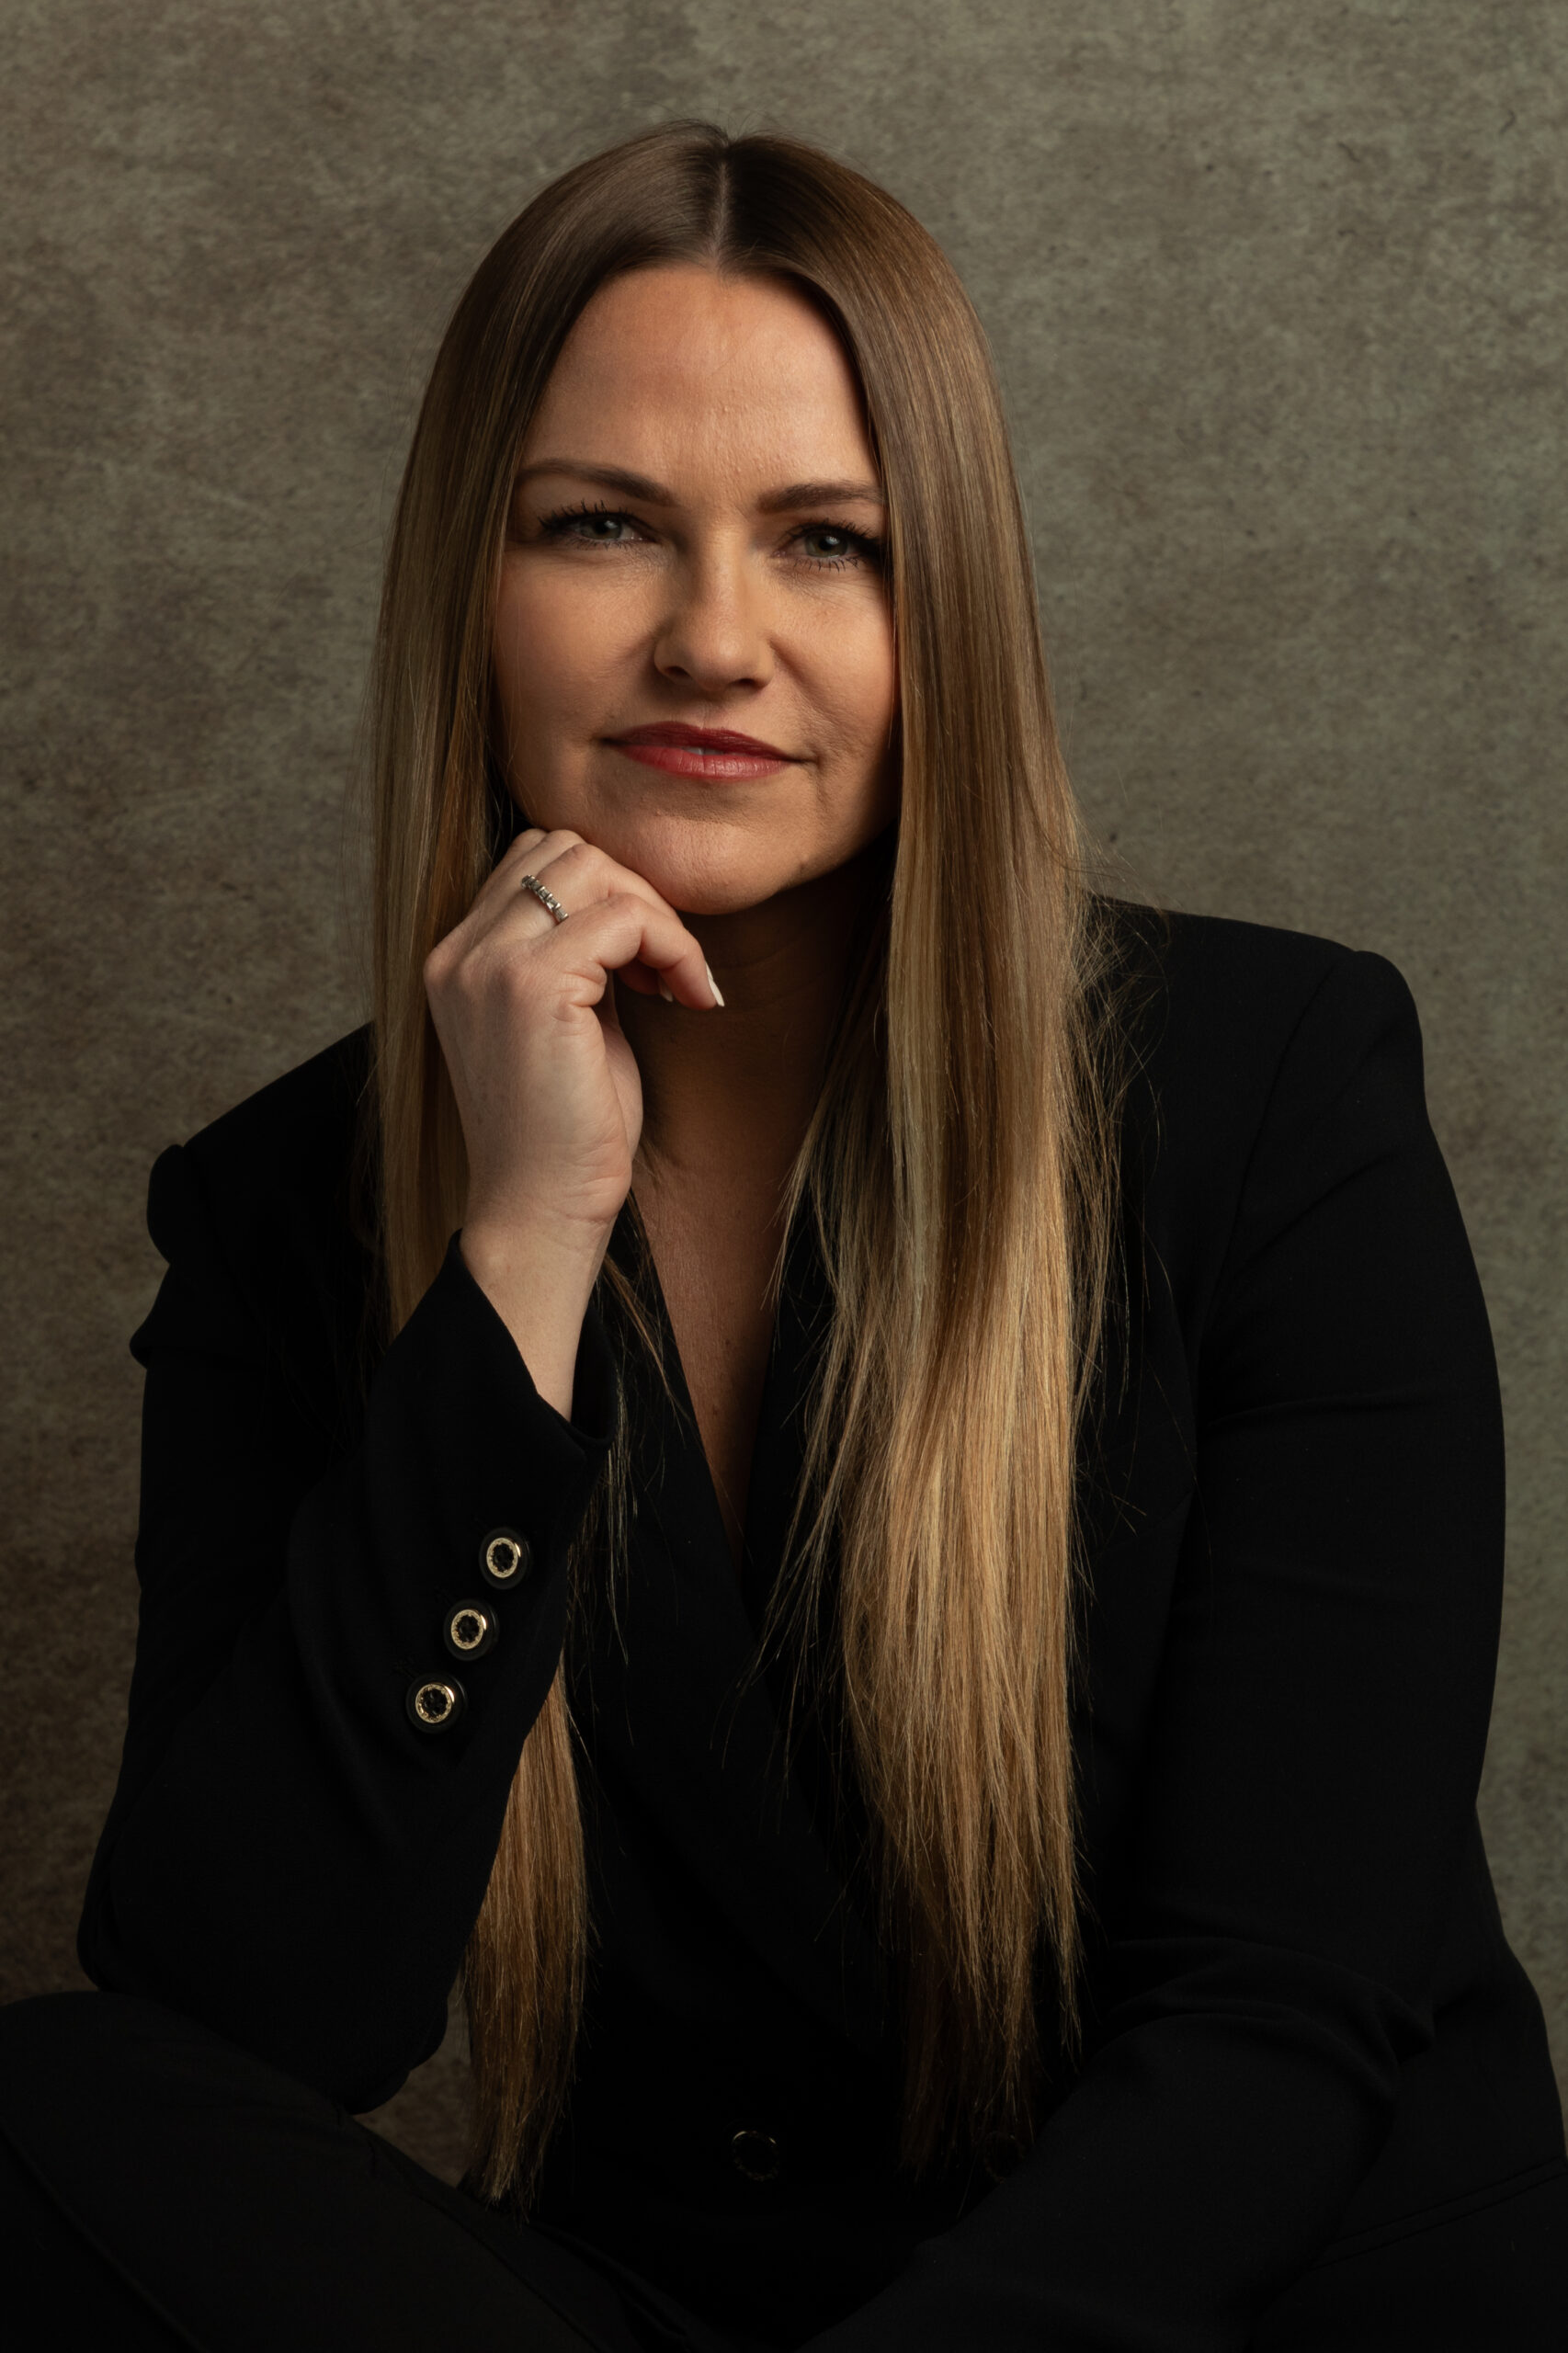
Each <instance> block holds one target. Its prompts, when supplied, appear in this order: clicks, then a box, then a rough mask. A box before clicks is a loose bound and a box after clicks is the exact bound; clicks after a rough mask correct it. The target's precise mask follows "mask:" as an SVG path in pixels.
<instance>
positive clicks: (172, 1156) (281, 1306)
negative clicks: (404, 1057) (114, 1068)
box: [131, 1029, 378, 1426]
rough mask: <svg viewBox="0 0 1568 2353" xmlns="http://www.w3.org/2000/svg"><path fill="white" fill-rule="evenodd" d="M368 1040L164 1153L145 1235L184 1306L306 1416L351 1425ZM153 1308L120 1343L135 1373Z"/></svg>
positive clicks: (323, 1057) (366, 1194) (370, 1287)
mask: <svg viewBox="0 0 1568 2353" xmlns="http://www.w3.org/2000/svg"><path fill="white" fill-rule="evenodd" d="M370 1048H371V1038H370V1032H369V1029H358V1030H355V1031H353V1032H351V1033H350V1035H349V1036H347V1037H346V1038H341V1039H339V1040H337V1041H336V1042H335V1044H334V1045H331V1046H329V1047H327V1048H326V1049H325V1051H324V1052H322V1053H319V1054H315V1055H312V1058H311V1060H310V1061H309V1062H306V1063H301V1064H300V1066H299V1067H298V1068H297V1069H295V1070H291V1071H289V1072H287V1073H285V1074H284V1075H283V1076H282V1077H281V1078H278V1079H275V1080H273V1081H272V1083H271V1084H270V1085H269V1086H264V1087H262V1088H260V1089H259V1090H258V1091H257V1093H256V1094H255V1095H252V1096H249V1097H246V1099H245V1100H244V1102H242V1103H239V1104H236V1105H235V1107H234V1108H233V1110H230V1111H225V1112H224V1113H223V1114H222V1118H220V1119H217V1120H213V1121H212V1122H211V1124H210V1126H208V1127H205V1128H203V1129H201V1130H200V1131H199V1133H198V1134H196V1135H194V1136H193V1137H192V1138H191V1139H190V1141H189V1142H188V1143H185V1144H180V1145H175V1146H172V1147H171V1148H170V1149H169V1150H168V1151H167V1152H165V1153H164V1154H161V1155H160V1157H159V1158H158V1160H157V1161H156V1163H155V1164H154V1165H153V1174H152V1178H151V1181H150V1184H149V1187H148V1195H147V1225H148V1231H149V1232H150V1233H151V1234H152V1237H153V1242H154V1243H155V1245H157V1248H158V1250H159V1251H160V1253H161V1254H162V1256H164V1258H165V1260H166V1261H167V1262H168V1265H169V1267H170V1269H171V1275H172V1276H173V1277H175V1278H176V1279H178V1280H179V1282H180V1284H181V1286H182V1288H183V1290H184V1292H185V1294H186V1296H187V1302H188V1299H189V1297H190V1295H191V1294H192V1293H193V1292H197V1293H199V1294H200V1295H201V1296H202V1297H203V1298H204V1299H205V1300H207V1301H208V1302H210V1321H211V1324H212V1327H213V1328H214V1330H216V1329H217V1328H218V1326H219V1325H221V1324H226V1325H227V1326H228V1327H230V1328H231V1329H232V1330H233V1332H234V1334H235V1336H236V1338H237V1337H238V1335H239V1333H240V1331H241V1329H242V1327H243V1330H244V1337H245V1340H246V1341H247V1342H248V1343H249V1345H250V1346H251V1347H252V1348H253V1350H255V1351H256V1352H259V1353H260V1355H261V1356H262V1357H263V1358H265V1360H266V1361H267V1363H268V1364H269V1365H270V1366H272V1367H274V1368H277V1369H280V1370H283V1372H284V1373H285V1374H286V1376H287V1378H288V1379H289V1381H290V1385H291V1386H292V1387H293V1388H294V1389H295V1390H296V1391H297V1392H300V1397H301V1404H304V1405H305V1406H306V1407H307V1409H308V1410H309V1411H310V1412H311V1413H312V1415H314V1417H315V1418H317V1419H320V1420H324V1421H326V1422H327V1423H329V1424H331V1425H333V1426H337V1425H340V1424H343V1423H345V1421H346V1420H347V1422H350V1423H351V1422H352V1421H354V1420H356V1419H357V1418H358V1399H359V1397H360V1395H361V1393H362V1392H363V1387H364V1382H365V1380H366V1378H367V1377H368V1375H369V1370H370V1369H371V1365H372V1363H373V1361H374V1357H375V1354H376V1343H375V1337H374V1332H373V1324H374V1318H375V1311H376V1305H377V1299H378V1293H377V1285H376V1250H375V1245H374V1233H373V1209H372V1205H373V1199H374V1181H373V1168H372V1166H371V1164H370V1161H369V1135H370V1131H369V1123H368V1121H367V1119H366V1112H367V1109H368V1090H369V1086H370V1074H371V1058H370ZM163 1296H164V1295H163V1294H162V1293H161V1294H160V1300H159V1303H158V1304H157V1305H155V1306H154V1308H153V1313H152V1314H151V1315H150V1316H149V1317H148V1319H147V1321H146V1323H144V1324H142V1327H141V1329H140V1330H139V1331H138V1332H137V1334H136V1335H135V1336H134V1338H133V1339H132V1341H131V1349H132V1352H133V1354H134V1355H136V1356H137V1358H139V1359H140V1360H141V1361H142V1362H143V1363H145V1362H146V1361H147V1360H148V1357H149V1355H150V1354H151V1352H152V1350H153V1348H154V1347H156V1346H157V1345H158V1343H159V1340H160V1338H161V1336H162V1333H161V1330H160V1309H161V1307H162V1305H163Z"/></svg>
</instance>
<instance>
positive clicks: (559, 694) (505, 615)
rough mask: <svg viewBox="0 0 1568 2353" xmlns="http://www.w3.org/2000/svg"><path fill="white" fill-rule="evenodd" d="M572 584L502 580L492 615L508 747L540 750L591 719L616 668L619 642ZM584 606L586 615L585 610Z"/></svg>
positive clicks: (591, 603) (497, 684) (601, 614)
mask: <svg viewBox="0 0 1568 2353" xmlns="http://www.w3.org/2000/svg"><path fill="white" fill-rule="evenodd" d="M574 585H575V584H574V583H571V582H562V583H559V584H551V585H548V586H547V585H546V584H544V583H542V582H540V581H535V580H529V579H528V578H527V577H526V576H524V577H522V578H517V579H512V580H507V579H505V578H504V579H503V582H502V588H501V595H500V598H499V600H498V602H497V605H496V610H495V628H494V640H493V643H494V659H495V687H496V692H497V695H498V697H499V699H500V704H501V710H502V712H503V715H504V717H505V720H506V730H507V734H508V738H509V740H510V741H511V742H512V743H513V744H514V745H525V744H532V745H538V744H540V740H541V739H542V738H544V737H548V736H549V735H550V734H551V733H553V732H555V731H556V730H558V729H561V728H571V727H573V726H574V723H576V722H580V721H581V719H582V718H583V717H584V715H585V714H591V713H592V711H593V710H594V708H595V706H596V704H597V700H598V699H599V697H600V695H601V694H602V690H603V687H604V683H605V680H606V679H607V677H608V675H609V674H610V673H611V672H612V671H613V669H614V668H615V667H616V665H617V658H618V652H619V640H618V635H617V633H616V632H615V631H608V630H607V628H606V621H607V619H608V616H607V615H606V614H605V613H604V612H603V611H601V610H597V609H594V608H595V607H596V606H597V604H598V603H601V602H602V600H596V599H593V598H591V597H590V598H584V597H579V596H574V594H573V593H572V591H573V588H574ZM585 606H587V607H588V608H589V609H585Z"/></svg>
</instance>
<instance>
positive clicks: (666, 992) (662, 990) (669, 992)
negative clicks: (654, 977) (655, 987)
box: [659, 972, 676, 1005]
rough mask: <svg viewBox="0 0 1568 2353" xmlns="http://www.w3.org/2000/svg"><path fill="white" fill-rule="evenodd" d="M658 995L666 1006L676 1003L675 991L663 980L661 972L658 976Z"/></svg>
mask: <svg viewBox="0 0 1568 2353" xmlns="http://www.w3.org/2000/svg"><path fill="white" fill-rule="evenodd" d="M659 995H661V996H662V997H663V998H664V1000H665V1004H666V1005H674V1003H675V1001H676V1000H675V991H674V990H673V989H672V988H671V986H670V984H669V983H668V981H666V980H665V976H664V974H663V972H661V973H660V974H659Z"/></svg>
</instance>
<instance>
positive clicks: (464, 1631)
mask: <svg viewBox="0 0 1568 2353" xmlns="http://www.w3.org/2000/svg"><path fill="white" fill-rule="evenodd" d="M500 1631H501V1629H500V1626H499V1625H498V1624H497V1622H496V1620H495V1615H494V1611H493V1610H490V1609H487V1608H485V1606H484V1604H483V1601H460V1602H459V1604H458V1606H457V1608H455V1609H449V1610H448V1612H447V1622H446V1624H445V1625H444V1626H443V1627H442V1629H441V1639H442V1640H443V1642H444V1643H446V1645H447V1648H448V1649H449V1651H450V1652H451V1654H452V1656H453V1657H454V1658H483V1656H484V1654H485V1652H486V1651H489V1650H494V1647H495V1643H496V1640H497V1637H498V1636H499V1634H500Z"/></svg>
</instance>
